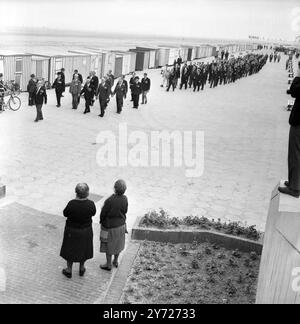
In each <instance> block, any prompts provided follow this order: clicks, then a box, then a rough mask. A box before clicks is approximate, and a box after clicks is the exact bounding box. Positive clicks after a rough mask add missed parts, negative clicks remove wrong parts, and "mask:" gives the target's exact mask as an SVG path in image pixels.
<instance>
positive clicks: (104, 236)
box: [100, 226, 108, 242]
mask: <svg viewBox="0 0 300 324" xmlns="http://www.w3.org/2000/svg"><path fill="white" fill-rule="evenodd" d="M107 240H108V231H107V230H106V229H105V228H104V227H103V226H101V231H100V241H101V242H107Z"/></svg>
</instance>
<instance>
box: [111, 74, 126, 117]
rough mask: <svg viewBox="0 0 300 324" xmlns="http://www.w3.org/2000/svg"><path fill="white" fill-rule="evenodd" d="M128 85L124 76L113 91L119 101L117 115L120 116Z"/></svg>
mask: <svg viewBox="0 0 300 324" xmlns="http://www.w3.org/2000/svg"><path fill="white" fill-rule="evenodd" d="M127 90H128V85H126V83H125V82H124V76H123V75H122V76H121V77H120V79H119V81H118V83H117V84H116V87H115V89H114V91H113V94H112V95H113V96H114V95H116V101H117V113H118V114H120V113H121V111H122V108H123V103H124V98H126V95H127Z"/></svg>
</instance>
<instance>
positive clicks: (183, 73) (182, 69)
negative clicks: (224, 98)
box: [161, 53, 268, 91]
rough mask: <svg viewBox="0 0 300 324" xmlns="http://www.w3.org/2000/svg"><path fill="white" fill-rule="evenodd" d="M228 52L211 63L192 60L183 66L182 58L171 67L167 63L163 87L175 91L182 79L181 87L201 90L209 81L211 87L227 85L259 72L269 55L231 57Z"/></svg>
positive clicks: (163, 75) (163, 76)
mask: <svg viewBox="0 0 300 324" xmlns="http://www.w3.org/2000/svg"><path fill="white" fill-rule="evenodd" d="M226 54H227V53H225V54H224V59H222V58H220V59H217V60H216V61H215V60H214V61H212V62H211V63H204V62H198V63H192V62H190V63H189V64H187V63H184V64H183V66H182V64H180V60H177V61H176V62H174V65H173V67H171V68H169V67H168V66H167V65H166V66H165V67H164V69H163V70H162V71H161V74H162V78H163V80H162V84H161V87H164V86H166V91H169V90H170V88H171V87H172V89H173V91H175V89H176V87H177V86H178V85H179V82H178V81H179V79H180V85H179V89H182V88H183V87H184V88H185V89H187V88H188V87H189V88H193V91H196V90H197V91H200V89H201V90H204V87H205V85H206V84H207V83H208V84H209V86H210V88H215V87H217V86H218V85H219V84H220V85H221V84H224V85H225V84H228V83H231V82H235V81H236V80H238V79H240V78H242V77H247V76H249V75H252V74H254V73H258V72H259V71H260V70H261V68H262V67H263V66H264V65H265V64H266V62H267V60H268V55H263V54H247V55H245V56H244V57H237V58H230V59H228V56H227V55H226ZM221 57H222V56H221Z"/></svg>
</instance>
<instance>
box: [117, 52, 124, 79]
mask: <svg viewBox="0 0 300 324" xmlns="http://www.w3.org/2000/svg"><path fill="white" fill-rule="evenodd" d="M122 65H123V58H122V57H116V63H115V77H117V78H118V77H119V76H121V75H122Z"/></svg>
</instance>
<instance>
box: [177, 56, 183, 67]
mask: <svg viewBox="0 0 300 324" xmlns="http://www.w3.org/2000/svg"><path fill="white" fill-rule="evenodd" d="M177 64H178V65H179V67H180V66H181V64H182V58H181V56H180V55H179V57H178V59H177Z"/></svg>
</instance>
